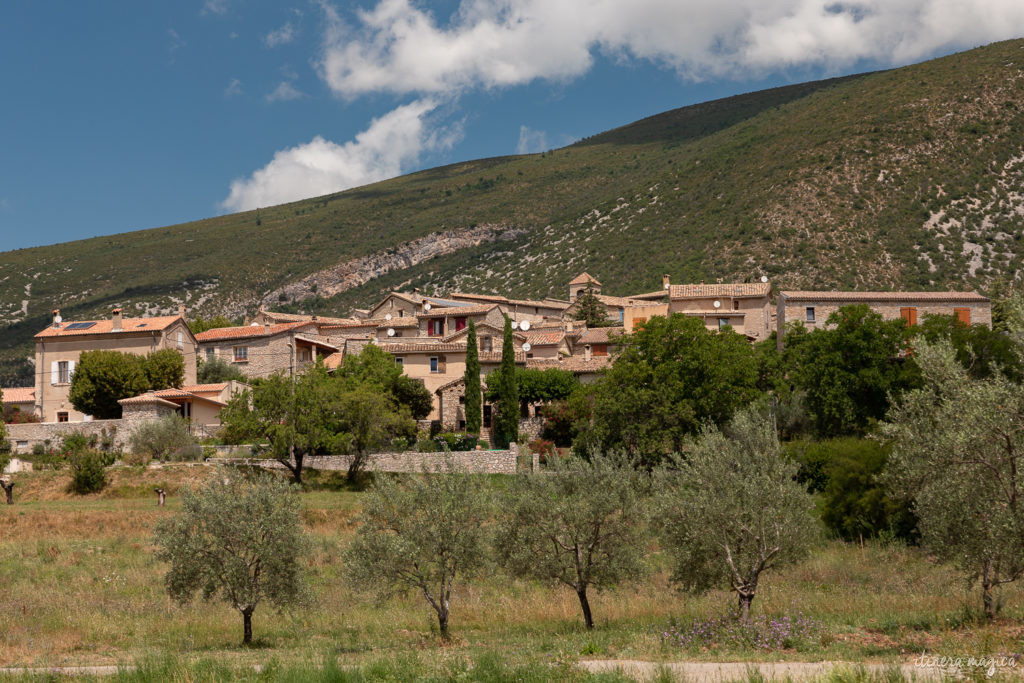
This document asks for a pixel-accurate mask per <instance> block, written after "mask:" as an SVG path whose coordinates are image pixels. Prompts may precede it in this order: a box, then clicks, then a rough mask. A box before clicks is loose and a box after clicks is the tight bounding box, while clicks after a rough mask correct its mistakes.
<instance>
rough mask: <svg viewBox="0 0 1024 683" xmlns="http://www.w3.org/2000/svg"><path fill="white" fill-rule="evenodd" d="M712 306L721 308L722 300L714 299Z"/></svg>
mask: <svg viewBox="0 0 1024 683" xmlns="http://www.w3.org/2000/svg"><path fill="white" fill-rule="evenodd" d="M714 306H715V308H721V307H722V302H721V301H715V303H714Z"/></svg>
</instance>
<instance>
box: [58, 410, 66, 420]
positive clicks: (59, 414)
mask: <svg viewBox="0 0 1024 683" xmlns="http://www.w3.org/2000/svg"><path fill="white" fill-rule="evenodd" d="M67 421H68V414H67V413H64V412H60V413H57V422H67Z"/></svg>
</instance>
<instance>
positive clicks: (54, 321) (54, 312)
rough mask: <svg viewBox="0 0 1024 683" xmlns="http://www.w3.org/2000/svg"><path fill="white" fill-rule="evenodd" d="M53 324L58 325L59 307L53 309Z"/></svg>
mask: <svg viewBox="0 0 1024 683" xmlns="http://www.w3.org/2000/svg"><path fill="white" fill-rule="evenodd" d="M53 326H54V327H60V309H59V308H55V309H53Z"/></svg>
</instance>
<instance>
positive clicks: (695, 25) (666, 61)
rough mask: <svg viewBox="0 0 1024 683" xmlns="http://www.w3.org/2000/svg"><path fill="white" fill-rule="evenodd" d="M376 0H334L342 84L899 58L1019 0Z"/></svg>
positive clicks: (440, 83)
mask: <svg viewBox="0 0 1024 683" xmlns="http://www.w3.org/2000/svg"><path fill="white" fill-rule="evenodd" d="M423 5H425V3H419V4H414V3H413V1H412V0H378V2H377V4H376V5H375V6H373V7H372V9H369V10H360V11H359V12H358V14H357V18H358V23H357V25H356V26H354V27H350V26H347V25H345V24H344V23H343V22H342V21H340V19H339V18H338V15H337V13H336V12H335V11H334V10H333V9H332V8H331V7H329V6H325V10H326V14H327V18H328V24H329V28H328V30H327V34H326V38H325V42H324V48H323V53H322V55H321V58H320V64H319V67H320V72H321V75H322V77H323V78H324V80H325V81H326V82H327V84H328V85H329V86H330V88H331V89H332V90H334V91H335V92H336V93H339V94H341V95H344V96H346V97H355V96H359V95H361V94H365V93H372V92H380V91H385V92H392V93H410V92H418V93H457V92H459V91H461V90H464V89H468V88H474V87H484V88H493V87H502V86H511V85H518V84H523V83H528V82H530V81H533V80H536V79H547V80H568V79H572V78H575V77H578V76H580V75H582V74H583V73H585V72H586V71H587V70H588V69H589V68H590V67H591V64H592V63H593V59H594V55H595V53H597V52H602V53H604V54H607V55H610V56H613V57H618V58H621V59H626V60H629V59H640V60H648V61H652V62H655V63H658V64H662V65H665V66H667V67H669V68H672V69H675V70H677V71H678V72H679V73H680V74H681V75H682V76H684V77H686V78H691V79H701V78H706V77H749V76H751V75H753V74H756V73H757V72H764V71H767V70H772V69H779V68H787V67H800V66H821V67H825V68H826V69H832V70H838V69H840V68H842V67H844V66H850V65H853V64H855V63H856V62H857V61H859V60H876V61H878V62H881V63H884V64H902V63H906V62H909V61H913V60H917V59H922V58H926V57H928V56H930V55H932V54H934V53H936V52H937V51H940V50H948V49H952V48H961V47H973V46H975V45H980V44H983V43H988V42H992V41H995V40H1001V39H1005V38H1012V37H1016V36H1017V35H1018V34H1019V33H1020V30H1021V27H1022V26H1024V2H1021V1H1020V0H849V1H845V2H844V1H842V0H718V1H717V2H715V3H714V4H713V5H711V6H709V4H708V3H707V2H705V1H704V0H632V1H631V2H628V3H627V2H622V1H621V0H559V1H558V2H552V1H551V0H463V2H462V4H461V5H460V6H459V9H458V10H457V11H456V12H455V13H454V14H453V15H452V16H451V17H447V18H444V20H443V21H439V20H438V18H437V17H436V16H435V15H434V14H432V13H431V12H430V11H429V10H426V9H422V8H421V7H422V6H423Z"/></svg>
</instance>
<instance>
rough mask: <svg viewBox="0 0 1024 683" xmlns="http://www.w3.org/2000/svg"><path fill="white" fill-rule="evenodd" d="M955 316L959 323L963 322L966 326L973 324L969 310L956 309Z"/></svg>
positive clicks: (954, 310)
mask: <svg viewBox="0 0 1024 683" xmlns="http://www.w3.org/2000/svg"><path fill="white" fill-rule="evenodd" d="M953 315H955V316H956V319H957V321H958V322H962V323H963V324H964V325H970V324H971V309H969V308H954V309H953Z"/></svg>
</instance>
